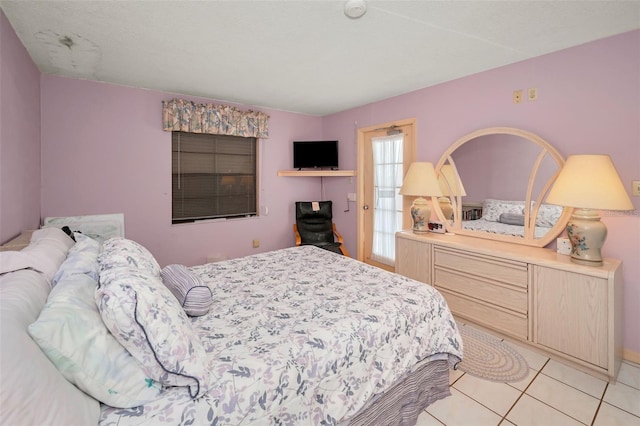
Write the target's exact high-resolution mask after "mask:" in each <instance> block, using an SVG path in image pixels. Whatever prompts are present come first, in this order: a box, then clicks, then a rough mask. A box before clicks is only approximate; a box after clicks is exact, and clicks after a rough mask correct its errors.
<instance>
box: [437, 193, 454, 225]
mask: <svg viewBox="0 0 640 426" xmlns="http://www.w3.org/2000/svg"><path fill="white" fill-rule="evenodd" d="M438 204H440V210H442V215H443V216H444V218H445V219H446V220H448V221H451V220H452V219H453V206H452V205H451V200H450V199H449V198H448V197H440V198H438Z"/></svg>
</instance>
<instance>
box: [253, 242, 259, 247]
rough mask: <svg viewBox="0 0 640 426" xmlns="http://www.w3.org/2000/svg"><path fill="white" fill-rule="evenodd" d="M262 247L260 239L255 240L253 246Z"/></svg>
mask: <svg viewBox="0 0 640 426" xmlns="http://www.w3.org/2000/svg"><path fill="white" fill-rule="evenodd" d="M258 247H260V240H253V248H258Z"/></svg>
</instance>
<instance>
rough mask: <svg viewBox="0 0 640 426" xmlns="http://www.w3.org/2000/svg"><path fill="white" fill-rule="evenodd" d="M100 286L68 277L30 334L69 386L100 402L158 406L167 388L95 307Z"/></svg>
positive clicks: (75, 276)
mask: <svg viewBox="0 0 640 426" xmlns="http://www.w3.org/2000/svg"><path fill="white" fill-rule="evenodd" d="M96 257H97V253H96ZM96 286H97V282H96V281H95V280H94V279H92V278H91V277H90V276H89V275H85V274H70V275H65V276H64V277H63V278H62V279H61V280H60V281H58V284H57V286H56V287H54V289H53V290H52V291H51V293H50V294H49V298H48V299H47V304H46V305H45V307H44V309H43V310H42V312H41V313H40V316H39V317H38V320H37V321H36V322H34V323H33V324H31V325H30V326H29V328H28V330H29V334H30V335H31V337H33V339H34V340H35V341H36V343H37V344H38V345H39V346H40V348H41V349H42V351H43V352H44V353H45V354H46V355H47V357H48V358H49V359H50V360H51V361H52V362H53V363H54V364H55V366H56V367H57V368H58V370H59V371H60V372H61V373H62V374H63V375H64V377H65V378H66V379H67V380H69V381H70V382H71V383H73V384H75V385H76V386H77V387H78V388H80V389H82V390H83V391H85V392H86V393H87V394H89V395H91V396H93V397H94V398H95V399H97V400H98V401H101V402H103V403H105V404H107V405H110V406H112V407H118V408H131V407H137V406H139V405H142V404H146V403H148V402H152V401H154V400H156V399H157V398H158V397H159V396H160V393H161V391H162V386H161V384H160V383H158V382H155V381H154V380H152V379H150V378H149V377H148V376H147V375H146V374H145V373H144V371H143V370H142V368H141V367H140V365H139V364H138V362H137V361H136V360H135V359H134V358H133V357H132V356H131V354H129V352H127V350H126V349H125V348H124V347H123V346H122V345H121V344H120V343H119V342H118V341H117V340H116V339H115V338H114V337H113V336H112V335H111V333H110V332H109V330H107V327H106V326H105V325H104V323H103V322H102V318H100V313H99V312H98V308H97V306H96V303H95V298H94V293H95V289H96Z"/></svg>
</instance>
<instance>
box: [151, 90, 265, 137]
mask: <svg viewBox="0 0 640 426" xmlns="http://www.w3.org/2000/svg"><path fill="white" fill-rule="evenodd" d="M162 123H163V124H162V125H163V127H164V130H165V131H167V132H172V131H180V132H189V133H209V134H212V135H229V136H242V137H245V138H251V137H254V138H261V139H266V138H268V137H269V116H268V115H267V114H265V113H263V112H255V111H240V110H239V109H237V108H235V107H232V106H229V105H214V104H196V103H194V102H191V101H186V100H184V99H172V100H170V101H162Z"/></svg>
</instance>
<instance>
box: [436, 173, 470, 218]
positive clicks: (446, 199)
mask: <svg viewBox="0 0 640 426" xmlns="http://www.w3.org/2000/svg"><path fill="white" fill-rule="evenodd" d="M438 183H439V184H440V190H441V191H442V194H443V195H444V196H443V197H440V198H438V203H439V204H440V210H442V214H443V215H444V217H445V218H446V219H447V220H452V219H453V206H452V205H451V199H450V197H451V196H454V197H455V196H458V195H460V196H462V197H464V196H465V195H467V193H466V192H465V190H464V186H462V180H461V179H460V178H459V177H458V175H457V173H456V172H455V170H454V169H453V166H452V165H451V164H445V165H443V166H442V167H441V168H440V176H438Z"/></svg>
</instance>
